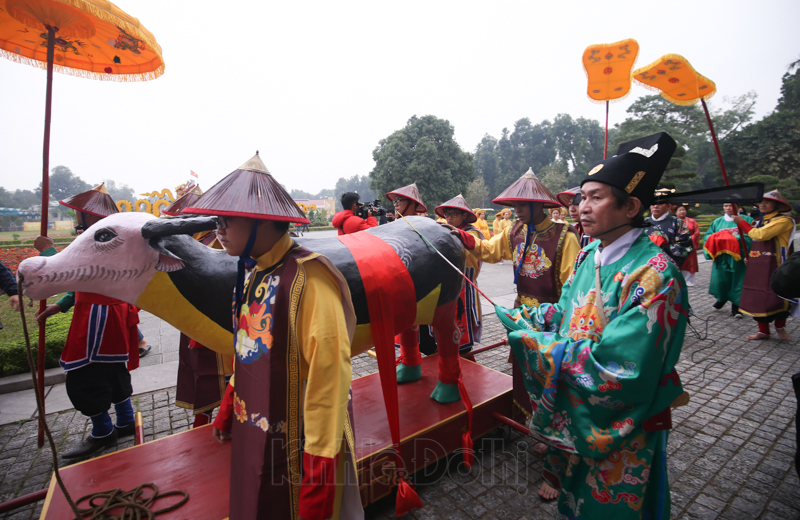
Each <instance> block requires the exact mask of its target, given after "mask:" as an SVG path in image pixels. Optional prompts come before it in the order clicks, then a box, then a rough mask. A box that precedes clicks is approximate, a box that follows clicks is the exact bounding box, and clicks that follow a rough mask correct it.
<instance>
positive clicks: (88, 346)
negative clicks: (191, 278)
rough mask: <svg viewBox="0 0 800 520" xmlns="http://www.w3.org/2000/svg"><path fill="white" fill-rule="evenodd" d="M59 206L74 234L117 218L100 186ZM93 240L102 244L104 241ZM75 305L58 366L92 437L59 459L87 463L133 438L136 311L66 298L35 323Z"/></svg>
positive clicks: (46, 247) (46, 245)
mask: <svg viewBox="0 0 800 520" xmlns="http://www.w3.org/2000/svg"><path fill="white" fill-rule="evenodd" d="M60 203H61V204H63V205H64V206H67V207H68V208H72V209H74V210H75V211H76V219H77V221H78V225H77V226H75V229H76V230H77V231H78V233H82V232H83V231H85V230H86V229H87V228H89V227H90V226H92V225H94V224H96V223H97V222H100V221H101V220H102V219H103V218H104V217H107V216H109V215H111V214H113V213H117V212H118V210H117V207H116V205H115V204H114V200H113V199H112V198H111V195H109V194H108V191H107V190H106V189H105V186H104V185H103V184H101V185H100V186H97V187H96V188H94V189H92V190H89V191H86V192H84V193H79V194H78V195H75V196H72V197H69V198H67V199H64V200H62V201H60ZM98 233H100V232H98ZM109 236H110V235H109ZM97 240H98V241H103V237H102V236H99V237H98V238H97ZM111 240H113V238H111ZM34 246H35V247H36V248H37V249H39V251H41V254H42V256H52V255H54V254H56V249H55V248H54V247H53V241H52V240H51V239H49V238H48V237H44V236H39V237H37V239H36V241H35V242H34ZM73 305H74V306H75V311H74V312H73V315H72V324H71V325H70V327H69V333H68V334H67V342H66V344H65V345H64V350H63V351H62V352H61V359H60V360H59V363H61V366H62V367H63V368H64V370H65V371H66V372H67V381H66V387H67V395H68V396H69V400H70V401H71V402H72V404H73V405H74V406H75V409H76V410H78V411H79V412H81V413H82V414H83V415H86V416H87V417H89V418H90V419H91V421H92V433H91V435H89V436H88V437H86V438H85V439H84V440H83V442H81V443H80V444H79V445H78V446H76V447H75V448H73V449H71V450H69V451H67V452H66V453H64V454H62V457H64V458H65V459H73V458H80V457H86V456H88V455H91V454H93V453H96V452H98V451H100V450H101V449H103V448H105V447H107V446H110V445H112V444H114V443H116V441H117V438H118V437H122V436H127V435H133V433H134V424H133V407H132V406H131V399H130V397H131V394H132V393H133V388H132V386H131V376H130V374H129V371H130V370H133V369H135V368H137V367H138V366H139V334H138V329H137V328H136V324H137V323H139V310H138V309H137V308H136V307H134V306H133V305H130V304H128V303H125V302H123V301H120V300H116V299H114V298H109V297H107V296H102V295H99V294H94V293H87V292H76V293H67V294H66V295H65V296H64V297H63V298H61V299H60V300H59V301H58V302H56V303H53V304H51V305H48V306H47V307H45V309H44V311H42V312H41V313H38V314H37V316H36V320H37V321H38V322H39V323H43V322H44V321H46V320H47V318H48V317H50V316H52V315H54V314H58V313H59V312H67V311H68V310H69V309H70V308H72V306H73ZM112 404H113V405H114V408H115V411H116V414H117V422H116V425H114V423H112V421H111V416H110V415H109V414H108V409H109V408H110V407H111V405H112Z"/></svg>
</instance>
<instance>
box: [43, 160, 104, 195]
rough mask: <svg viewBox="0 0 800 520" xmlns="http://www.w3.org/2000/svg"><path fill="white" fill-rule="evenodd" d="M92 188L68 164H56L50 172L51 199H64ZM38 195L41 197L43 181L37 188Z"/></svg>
mask: <svg viewBox="0 0 800 520" xmlns="http://www.w3.org/2000/svg"><path fill="white" fill-rule="evenodd" d="M90 189H92V186H91V185H89V184H88V183H87V182H84V181H83V180H82V179H81V178H80V177H78V176H77V175H75V174H74V173H72V170H70V169H69V168H67V167H66V166H56V167H55V168H53V169H52V170H51V173H50V200H64V199H66V198H67V197H71V196H73V195H77V194H78V193H81V192H84V191H87V190H90ZM36 195H37V197H38V198H40V199H41V196H42V183H41V182H40V183H39V187H38V188H36Z"/></svg>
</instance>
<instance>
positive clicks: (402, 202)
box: [386, 183, 428, 220]
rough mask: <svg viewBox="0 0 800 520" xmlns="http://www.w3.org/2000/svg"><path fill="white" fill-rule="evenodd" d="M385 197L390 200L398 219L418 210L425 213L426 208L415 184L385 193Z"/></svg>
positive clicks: (413, 214)
mask: <svg viewBox="0 0 800 520" xmlns="http://www.w3.org/2000/svg"><path fill="white" fill-rule="evenodd" d="M386 198H387V199H389V200H390V201H392V204H393V205H394V211H395V213H397V215H398V216H397V218H398V220H399V219H400V218H401V217H400V215H402V216H404V217H413V216H415V215H417V213H419V212H420V211H422V212H425V213H427V211H428V208H426V207H425V204H423V203H422V197H420V195H419V190H418V189H417V184H416V183H413V184H409V185H408V186H403V187H402V188H398V189H396V190H394V191H390V192H389V193H387V194H386Z"/></svg>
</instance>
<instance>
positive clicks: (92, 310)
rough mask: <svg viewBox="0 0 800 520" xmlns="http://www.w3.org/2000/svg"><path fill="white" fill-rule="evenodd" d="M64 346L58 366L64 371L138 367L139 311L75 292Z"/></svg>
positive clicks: (91, 294) (129, 306) (88, 294)
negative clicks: (114, 365)
mask: <svg viewBox="0 0 800 520" xmlns="http://www.w3.org/2000/svg"><path fill="white" fill-rule="evenodd" d="M74 309H75V310H74V312H73V316H72V325H70V328H69V333H68V334H67V342H66V344H65V345H64V350H63V351H62V352H61V359H60V360H59V363H61V366H62V367H63V368H64V370H65V371H70V370H75V369H76V368H81V367H84V366H86V365H88V364H89V363H127V364H128V370H134V369H135V368H137V367H138V366H139V335H138V332H137V329H136V324H137V323H139V309H137V308H136V307H134V306H133V305H130V304H128V303H125V302H123V301H120V300H117V299H115V298H109V297H108V296H102V295H100V294H94V293H87V292H76V293H75V307H74Z"/></svg>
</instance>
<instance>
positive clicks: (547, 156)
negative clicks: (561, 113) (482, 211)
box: [494, 117, 557, 194]
mask: <svg viewBox="0 0 800 520" xmlns="http://www.w3.org/2000/svg"><path fill="white" fill-rule="evenodd" d="M497 151H498V163H499V166H500V172H499V175H498V176H497V179H496V181H495V184H494V193H497V194H499V193H500V192H502V191H503V190H504V189H506V188H507V187H508V186H510V185H511V184H512V183H513V182H514V181H516V180H517V179H519V178H520V177H521V176H522V175H523V174H524V173H525V172H526V171H528V168H533V171H534V172H538V171H540V170H541V169H542V168H544V167H545V166H547V165H548V164H550V163H551V162H553V161H554V160H555V159H556V155H557V152H556V146H555V140H554V139H553V135H552V131H551V128H550V121H548V120H544V121H542V122H541V123H538V124H536V125H532V124H531V121H530V119H528V118H527V117H523V118H522V119H520V120H519V121H517V122H516V123H514V131H513V132H512V133H509V132H508V129H506V128H504V129H503V135H502V137H501V138H500V141H499V142H498V144H497Z"/></svg>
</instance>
